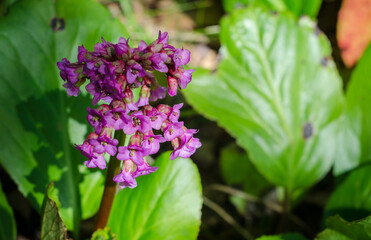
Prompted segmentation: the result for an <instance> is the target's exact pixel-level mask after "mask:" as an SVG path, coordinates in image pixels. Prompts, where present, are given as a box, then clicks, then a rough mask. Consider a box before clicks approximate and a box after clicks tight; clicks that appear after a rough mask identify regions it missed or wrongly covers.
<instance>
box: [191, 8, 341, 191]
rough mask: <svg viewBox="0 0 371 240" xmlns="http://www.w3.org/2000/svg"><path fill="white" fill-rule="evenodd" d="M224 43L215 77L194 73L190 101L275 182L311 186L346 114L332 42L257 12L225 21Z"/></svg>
mask: <svg viewBox="0 0 371 240" xmlns="http://www.w3.org/2000/svg"><path fill="white" fill-rule="evenodd" d="M221 38H222V44H223V46H224V59H223V60H222V62H221V63H220V65H219V69H218V73H217V74H216V75H211V74H209V73H207V72H205V71H198V73H197V71H196V73H195V76H194V80H193V81H192V84H190V85H189V86H188V87H187V89H186V90H185V91H184V93H185V96H186V98H187V100H188V102H189V103H190V104H192V105H193V106H194V108H195V109H196V110H198V111H199V112H201V113H202V114H205V115H206V116H207V117H209V118H211V119H213V120H216V121H217V122H218V123H219V124H220V125H221V126H222V127H224V128H225V129H226V130H227V131H229V133H230V134H231V135H232V136H234V137H236V140H237V143H238V144H239V145H240V146H242V147H243V148H244V149H245V150H246V151H248V153H249V156H250V159H251V161H252V162H253V163H254V164H255V165H256V167H257V168H258V170H259V171H260V172H261V173H262V175H263V176H265V177H266V178H267V179H268V180H270V181H271V182H272V183H274V184H276V185H281V186H284V187H286V188H288V189H289V191H292V190H294V189H298V188H304V187H307V186H309V185H311V184H313V183H314V182H316V181H317V180H318V179H320V178H321V177H323V176H324V175H325V174H326V173H327V172H328V170H329V169H330V167H331V165H332V163H333V159H334V155H335V151H334V150H335V146H336V141H335V140H336V134H335V132H336V128H337V123H336V120H337V118H338V117H339V115H340V114H341V111H342V109H343V100H344V99H343V94H342V89H341V81H340V78H339V76H338V74H337V71H336V68H335V66H334V63H333V62H332V61H331V60H330V59H329V56H330V55H331V47H330V45H329V42H328V41H327V39H326V38H325V36H323V35H317V34H316V31H315V25H314V23H313V22H311V21H310V20H309V19H301V20H300V21H299V23H298V22H297V21H296V20H295V18H294V17H292V16H291V15H290V14H283V13H282V14H278V15H275V14H271V13H269V12H267V11H265V10H264V9H261V8H248V9H243V10H239V11H235V12H234V13H232V14H231V16H229V17H228V18H225V19H224V20H223V22H222V29H221ZM324 102H325V103H326V105H324V104H323V103H324Z"/></svg>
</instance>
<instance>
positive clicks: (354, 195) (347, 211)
mask: <svg viewBox="0 0 371 240" xmlns="http://www.w3.org/2000/svg"><path fill="white" fill-rule="evenodd" d="M370 172H371V166H369V165H368V166H364V167H361V168H359V169H357V170H354V171H352V172H351V173H350V174H349V176H347V178H346V179H345V180H344V181H343V182H342V183H341V184H340V185H339V186H338V187H337V188H336V190H335V192H334V193H333V194H332V195H331V197H330V199H329V200H328V202H327V205H326V209H325V218H326V217H328V216H331V215H335V214H339V215H340V216H341V217H343V218H345V219H346V220H348V221H350V220H356V219H359V218H362V217H366V216H368V215H370V214H371V198H370V193H371V175H370Z"/></svg>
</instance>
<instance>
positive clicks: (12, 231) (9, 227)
mask: <svg viewBox="0 0 371 240" xmlns="http://www.w3.org/2000/svg"><path fill="white" fill-rule="evenodd" d="M16 237H17V230H16V224H15V219H14V215H13V210H12V208H11V207H10V206H9V204H8V201H7V200H6V197H5V193H4V192H3V189H2V186H1V182H0V239H4V240H5V239H9V240H15V239H16Z"/></svg>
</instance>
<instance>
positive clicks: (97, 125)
mask: <svg viewBox="0 0 371 240" xmlns="http://www.w3.org/2000/svg"><path fill="white" fill-rule="evenodd" d="M87 110H88V113H89V114H88V116H87V119H88V122H89V123H90V125H91V126H92V127H93V128H94V130H95V132H96V133H98V134H99V133H100V132H101V131H102V128H103V127H104V126H106V121H105V119H104V118H103V115H104V113H105V112H106V111H108V110H109V106H108V105H106V104H104V105H102V106H100V107H99V108H98V109H91V108H90V107H88V108H87Z"/></svg>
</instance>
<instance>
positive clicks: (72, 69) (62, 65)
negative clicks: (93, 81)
mask: <svg viewBox="0 0 371 240" xmlns="http://www.w3.org/2000/svg"><path fill="white" fill-rule="evenodd" d="M57 66H58V68H59V69H60V70H61V71H60V73H59V75H60V76H61V78H62V79H63V80H64V81H66V83H65V84H63V87H65V88H66V91H67V94H68V95H69V96H75V97H77V96H78V95H79V93H80V92H81V91H80V88H79V87H77V86H76V84H77V83H78V81H79V76H80V74H81V73H82V66H81V65H79V64H71V63H70V62H69V61H68V60H67V59H66V58H63V59H62V61H60V62H58V63H57ZM79 86H80V85H79Z"/></svg>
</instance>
